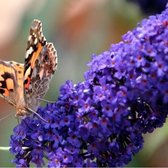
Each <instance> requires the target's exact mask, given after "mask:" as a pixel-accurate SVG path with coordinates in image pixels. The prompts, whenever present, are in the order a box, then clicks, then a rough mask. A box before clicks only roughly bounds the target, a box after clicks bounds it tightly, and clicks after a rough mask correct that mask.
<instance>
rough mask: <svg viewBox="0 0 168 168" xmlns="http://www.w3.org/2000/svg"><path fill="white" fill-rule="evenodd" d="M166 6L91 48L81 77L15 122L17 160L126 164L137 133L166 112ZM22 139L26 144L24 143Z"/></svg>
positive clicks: (137, 145) (138, 141) (138, 143)
mask: <svg viewBox="0 0 168 168" xmlns="http://www.w3.org/2000/svg"><path fill="white" fill-rule="evenodd" d="M167 48H168V9H166V10H165V11H164V12H163V13H162V14H160V15H156V16H151V17H149V19H145V20H143V21H142V23H141V24H139V25H138V27H137V28H135V29H134V30H133V31H130V32H128V33H127V34H125V35H124V36H123V41H122V42H120V43H118V44H115V45H112V46H111V48H110V49H109V50H108V51H105V52H103V53H101V54H100V55H98V56H96V55H94V56H93V59H92V61H91V62H90V63H89V66H90V69H89V70H88V71H87V72H86V73H85V81H83V82H81V83H78V84H76V85H75V84H73V83H72V82H71V81H67V82H66V83H65V84H64V85H63V86H62V87H61V88H60V96H59V97H58V100H57V101H56V102H55V103H54V104H49V105H47V106H46V107H45V108H39V110H38V112H39V114H40V115H41V116H42V117H43V118H45V119H46V120H47V121H48V123H44V122H43V121H41V120H40V119H38V118H32V117H27V118H26V119H24V120H22V121H21V123H20V124H19V125H18V126H17V127H16V128H15V129H14V135H12V136H11V141H10V145H11V152H12V153H13V154H14V155H15V159H14V160H13V162H14V163H16V165H17V166H29V164H30V163H31V162H32V163H34V164H35V165H36V166H38V167H40V166H43V165H44V161H43V159H44V157H45V158H47V160H48V163H47V164H48V166H49V167H64V166H65V167H88V166H91V167H112V166H125V165H126V164H128V163H129V162H130V161H131V160H132V157H133V155H134V154H136V153H137V152H139V150H140V149H141V148H142V146H143V134H144V133H147V132H152V131H153V130H154V129H155V128H157V127H161V126H162V125H163V123H164V122H165V119H166V117H167V113H168V50H167ZM23 147H26V148H23Z"/></svg>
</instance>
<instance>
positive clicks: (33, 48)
mask: <svg viewBox="0 0 168 168" xmlns="http://www.w3.org/2000/svg"><path fill="white" fill-rule="evenodd" d="M56 68H57V54H56V50H55V48H54V46H53V44H52V43H47V41H46V39H45V37H44V35H43V33H42V24H41V22H40V21H39V20H34V21H33V23H32V26H31V28H30V35H29V37H28V42H27V49H26V57H25V63H24V64H20V63H17V62H14V61H10V62H8V61H1V60H0V96H1V97H2V98H4V99H5V100H6V101H8V102H9V103H10V104H11V105H13V106H15V108H16V116H18V117H19V116H25V115H28V114H31V113H32V112H34V111H36V110H37V108H38V106H39V104H40V98H42V97H43V96H44V95H45V94H46V92H47V90H48V88H49V83H50V80H51V78H52V76H53V74H54V72H55V70H56Z"/></svg>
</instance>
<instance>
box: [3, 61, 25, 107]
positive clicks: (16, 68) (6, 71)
mask: <svg viewBox="0 0 168 168" xmlns="http://www.w3.org/2000/svg"><path fill="white" fill-rule="evenodd" d="M18 73H19V74H20V76H17V74H18ZM18 77H19V78H18ZM19 79H20V82H19V81H18V80H19ZM22 81H23V65H22V64H19V63H16V62H12V61H10V62H7V61H1V60H0V96H1V97H2V98H4V99H5V100H7V101H8V102H9V103H10V104H12V105H14V106H16V103H17V100H16V97H17V88H18V87H19V83H21V82H22Z"/></svg>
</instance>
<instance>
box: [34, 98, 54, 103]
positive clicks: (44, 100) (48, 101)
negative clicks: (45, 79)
mask: <svg viewBox="0 0 168 168" xmlns="http://www.w3.org/2000/svg"><path fill="white" fill-rule="evenodd" d="M37 99H38V100H40V101H43V102H47V103H55V101H50V100H46V99H42V98H37Z"/></svg>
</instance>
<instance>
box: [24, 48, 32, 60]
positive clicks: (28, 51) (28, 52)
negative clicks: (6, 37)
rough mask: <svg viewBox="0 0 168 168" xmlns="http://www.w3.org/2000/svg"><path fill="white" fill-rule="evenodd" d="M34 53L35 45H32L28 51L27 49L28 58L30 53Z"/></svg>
mask: <svg viewBox="0 0 168 168" xmlns="http://www.w3.org/2000/svg"><path fill="white" fill-rule="evenodd" d="M32 53H33V47H30V48H29V49H28V50H27V51H26V56H25V57H26V58H28V56H29V55H30V54H32Z"/></svg>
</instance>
